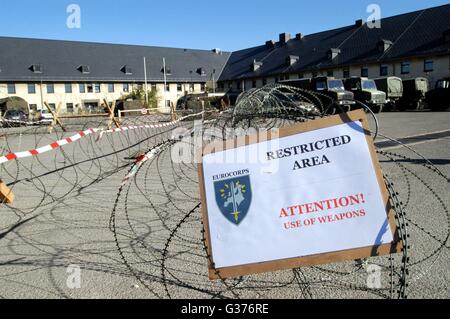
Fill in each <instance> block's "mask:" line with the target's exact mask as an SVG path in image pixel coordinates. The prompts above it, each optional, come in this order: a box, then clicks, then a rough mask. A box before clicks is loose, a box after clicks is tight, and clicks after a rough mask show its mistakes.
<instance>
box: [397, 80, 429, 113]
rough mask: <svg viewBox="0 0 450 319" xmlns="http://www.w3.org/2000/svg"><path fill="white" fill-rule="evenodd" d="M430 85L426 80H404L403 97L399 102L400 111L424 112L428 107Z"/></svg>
mask: <svg viewBox="0 0 450 319" xmlns="http://www.w3.org/2000/svg"><path fill="white" fill-rule="evenodd" d="M428 88H429V84H428V79H426V78H421V77H418V78H414V79H406V80H403V97H402V98H401V99H400V100H399V101H398V104H397V108H398V110H399V111H406V110H423V109H425V108H426V107H427V103H426V102H425V97H426V94H427V92H428Z"/></svg>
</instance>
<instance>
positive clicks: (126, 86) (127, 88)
mask: <svg viewBox="0 0 450 319" xmlns="http://www.w3.org/2000/svg"><path fill="white" fill-rule="evenodd" d="M123 91H124V92H130V85H129V84H128V83H124V84H123Z"/></svg>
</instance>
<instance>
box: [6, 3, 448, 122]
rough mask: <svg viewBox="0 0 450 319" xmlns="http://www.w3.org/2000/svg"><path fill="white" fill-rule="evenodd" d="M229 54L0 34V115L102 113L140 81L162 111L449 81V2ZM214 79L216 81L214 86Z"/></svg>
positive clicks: (285, 37) (285, 36)
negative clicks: (212, 100) (291, 92)
mask: <svg viewBox="0 0 450 319" xmlns="http://www.w3.org/2000/svg"><path fill="white" fill-rule="evenodd" d="M379 22H380V23H379V26H380V27H379V28H378V27H373V26H372V25H369V24H367V23H365V22H363V21H362V20H358V21H355V23H354V24H352V25H350V26H346V27H342V28H338V29H334V30H329V31H324V32H320V33H316V34H311V35H307V36H304V35H303V34H301V33H298V34H297V35H296V36H295V37H292V36H291V35H290V34H288V33H282V34H280V36H279V40H278V41H267V42H266V43H265V44H263V45H261V46H257V47H254V48H248V49H244V50H240V51H236V52H232V53H229V52H221V51H220V50H218V49H214V50H211V51H206V50H191V49H172V48H160V47H145V46H131V45H115V44H100V43H84V42H70V41H52V40H37V39H18V38H5V37H0V111H1V103H2V101H4V99H6V98H10V97H17V98H20V99H23V100H24V101H25V102H26V103H28V105H29V108H30V109H31V110H40V109H42V108H44V103H48V104H49V105H50V106H51V107H53V108H56V107H57V106H58V105H60V104H61V106H62V110H63V113H64V112H67V113H80V112H86V111H91V110H93V109H96V108H98V107H99V108H100V107H101V105H102V104H103V101H104V100H107V101H108V102H112V101H117V100H120V99H122V98H123V97H124V96H126V95H127V94H129V93H130V92H131V91H132V90H133V89H135V88H141V87H144V86H145V84H147V88H148V90H149V91H153V92H156V96H157V100H158V104H157V107H158V108H159V109H160V110H168V109H169V108H170V106H171V105H177V102H178V100H179V99H180V98H181V97H182V96H184V95H186V94H190V93H202V92H205V91H206V90H207V84H208V83H209V86H213V87H214V88H216V87H217V90H218V91H223V92H227V91H229V90H232V91H236V92H242V91H245V90H248V89H251V88H259V87H262V86H264V85H266V84H270V83H276V82H279V81H283V80H289V79H298V78H311V77H315V76H333V77H336V78H349V77H352V76H363V77H369V78H374V79H375V78H379V77H385V76H398V77H401V78H403V79H408V78H415V77H425V78H427V79H428V80H429V82H430V86H434V84H435V83H436V81H438V80H439V79H441V78H444V77H450V4H449V5H444V6H439V7H434V8H429V9H425V10H421V11H416V12H411V13H407V14H402V15H399V16H394V17H389V18H385V19H382V20H380V21H379ZM216 82H217V85H216Z"/></svg>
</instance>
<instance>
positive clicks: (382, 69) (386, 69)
mask: <svg viewBox="0 0 450 319" xmlns="http://www.w3.org/2000/svg"><path fill="white" fill-rule="evenodd" d="M388 74H389V67H388V66H387V65H385V64H382V65H380V76H387V75H388Z"/></svg>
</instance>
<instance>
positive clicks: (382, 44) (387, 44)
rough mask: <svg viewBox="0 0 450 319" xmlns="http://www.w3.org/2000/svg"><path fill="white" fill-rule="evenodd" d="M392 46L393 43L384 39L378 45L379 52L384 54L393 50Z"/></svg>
mask: <svg viewBox="0 0 450 319" xmlns="http://www.w3.org/2000/svg"><path fill="white" fill-rule="evenodd" d="M392 44H393V43H392V41H389V40H384V39H382V40H381V41H379V42H378V44H377V48H378V51H380V52H381V53H384V52H386V51H387V50H389V49H390V48H391V46H392Z"/></svg>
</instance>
